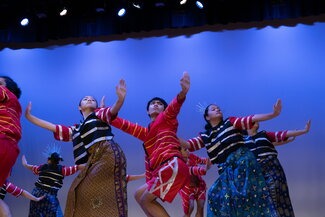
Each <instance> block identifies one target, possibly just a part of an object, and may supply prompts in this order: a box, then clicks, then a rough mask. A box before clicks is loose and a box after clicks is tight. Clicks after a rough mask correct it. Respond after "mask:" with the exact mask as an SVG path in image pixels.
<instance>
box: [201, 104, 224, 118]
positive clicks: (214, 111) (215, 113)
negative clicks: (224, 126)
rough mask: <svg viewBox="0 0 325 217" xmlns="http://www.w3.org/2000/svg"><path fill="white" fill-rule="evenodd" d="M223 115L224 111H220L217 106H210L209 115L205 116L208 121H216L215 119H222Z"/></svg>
mask: <svg viewBox="0 0 325 217" xmlns="http://www.w3.org/2000/svg"><path fill="white" fill-rule="evenodd" d="M222 117H223V114H222V111H221V110H220V108H219V106H217V105H214V104H212V105H210V106H209V108H208V113H207V115H206V116H205V118H206V120H207V121H211V120H215V119H222Z"/></svg>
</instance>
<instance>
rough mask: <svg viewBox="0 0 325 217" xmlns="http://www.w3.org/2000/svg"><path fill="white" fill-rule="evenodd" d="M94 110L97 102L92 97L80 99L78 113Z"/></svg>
mask: <svg viewBox="0 0 325 217" xmlns="http://www.w3.org/2000/svg"><path fill="white" fill-rule="evenodd" d="M96 108H97V101H96V99H95V98H94V97H92V96H85V97H84V98H82V99H81V101H80V105H79V110H80V111H85V110H87V109H90V110H94V109H96Z"/></svg>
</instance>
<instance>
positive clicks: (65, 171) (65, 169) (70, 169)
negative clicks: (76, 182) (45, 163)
mask: <svg viewBox="0 0 325 217" xmlns="http://www.w3.org/2000/svg"><path fill="white" fill-rule="evenodd" d="M77 171H78V165H74V166H71V167H65V166H63V167H62V175H64V176H70V175H73V174H75V173H76V172H77Z"/></svg>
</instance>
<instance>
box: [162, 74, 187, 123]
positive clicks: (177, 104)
mask: <svg viewBox="0 0 325 217" xmlns="http://www.w3.org/2000/svg"><path fill="white" fill-rule="evenodd" d="M180 84H181V88H182V90H181V91H180V92H179V93H178V95H177V97H176V98H175V99H174V100H173V101H172V102H171V103H170V104H169V105H168V106H167V108H166V110H165V111H164V113H165V117H166V118H169V119H174V118H176V116H177V115H178V113H179V111H180V109H181V106H182V104H183V102H184V100H185V98H186V94H187V92H188V90H189V89H190V76H189V74H188V73H187V72H184V73H183V77H182V78H181V81H180Z"/></svg>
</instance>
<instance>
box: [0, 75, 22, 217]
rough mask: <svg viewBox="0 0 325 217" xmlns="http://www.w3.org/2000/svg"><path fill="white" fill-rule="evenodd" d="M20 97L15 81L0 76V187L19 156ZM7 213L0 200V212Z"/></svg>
mask: <svg viewBox="0 0 325 217" xmlns="http://www.w3.org/2000/svg"><path fill="white" fill-rule="evenodd" d="M20 95H21V90H20V89H19V87H18V85H17V84H16V82H15V81H13V80H12V79H11V78H9V77H7V76H0V165H1V166H0V186H2V185H3V184H4V183H5V181H6V179H7V178H8V176H9V174H10V171H11V168H12V167H13V166H14V164H15V162H16V159H17V157H18V155H19V147H18V142H19V140H20V139H21V125H20V116H21V106H20V103H19V101H18V99H19V97H20ZM8 211H9V208H8V206H7V205H6V203H5V202H4V201H2V200H0V212H2V213H9V212H8ZM8 215H9V214H8Z"/></svg>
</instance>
